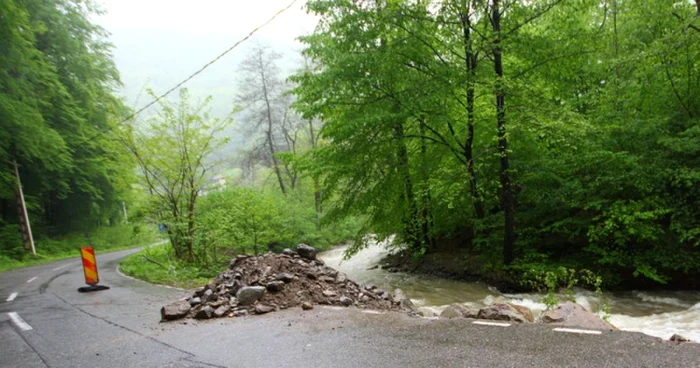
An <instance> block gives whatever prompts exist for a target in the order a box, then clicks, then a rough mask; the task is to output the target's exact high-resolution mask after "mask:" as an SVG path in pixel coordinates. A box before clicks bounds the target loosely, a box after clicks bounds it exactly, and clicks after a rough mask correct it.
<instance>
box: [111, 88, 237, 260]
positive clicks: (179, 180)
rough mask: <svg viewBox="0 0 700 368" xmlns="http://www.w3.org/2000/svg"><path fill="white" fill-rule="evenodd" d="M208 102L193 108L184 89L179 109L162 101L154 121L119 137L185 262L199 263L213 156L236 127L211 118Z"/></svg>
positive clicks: (121, 129)
mask: <svg viewBox="0 0 700 368" xmlns="http://www.w3.org/2000/svg"><path fill="white" fill-rule="evenodd" d="M151 95H152V96H153V97H154V98H155V95H153V93H151ZM209 101H210V99H209V98H208V99H206V100H205V101H203V102H202V103H200V104H197V105H191V103H190V101H189V95H188V93H187V90H186V89H181V90H180V98H179V101H178V102H177V103H171V102H168V101H160V102H159V109H158V113H157V115H156V116H155V117H152V118H150V119H148V120H147V121H146V122H144V123H143V124H138V123H137V122H132V123H130V124H127V125H123V126H120V127H118V129H119V131H118V132H117V134H118V136H119V138H120V140H121V142H122V143H123V144H124V146H125V147H126V148H127V149H128V150H129V152H131V154H132V155H133V158H134V159H135V162H136V165H137V167H138V169H139V172H140V175H139V178H140V180H141V185H142V186H143V188H144V189H145V190H147V191H148V193H149V194H150V196H151V210H152V213H153V214H154V215H155V217H156V218H157V220H158V221H159V222H160V223H163V224H165V225H166V227H167V231H168V236H169V238H170V244H171V245H172V247H173V249H174V251H175V255H176V256H177V257H178V258H180V259H183V260H185V261H187V262H195V261H196V257H195V241H196V237H197V222H196V217H197V202H198V199H199V197H200V196H201V194H202V192H203V191H205V190H207V184H208V179H209V177H208V176H207V175H208V174H209V173H211V169H212V167H213V166H214V165H216V164H217V162H216V161H215V160H214V158H213V157H212V154H213V153H214V152H215V151H216V149H217V148H219V147H221V145H223V144H225V143H226V141H227V140H228V138H224V137H222V136H221V133H222V132H223V130H224V129H225V128H226V127H227V126H229V125H230V124H231V123H232V119H231V117H226V118H224V119H219V118H212V117H210V116H209V113H208V111H207V107H208V104H209Z"/></svg>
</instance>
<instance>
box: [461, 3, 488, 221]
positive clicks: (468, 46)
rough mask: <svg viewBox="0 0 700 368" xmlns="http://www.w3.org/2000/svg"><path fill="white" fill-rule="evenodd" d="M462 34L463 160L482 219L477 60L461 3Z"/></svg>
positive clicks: (467, 11)
mask: <svg viewBox="0 0 700 368" xmlns="http://www.w3.org/2000/svg"><path fill="white" fill-rule="evenodd" d="M460 16H461V18H462V19H461V20H462V34H463V41H464V64H465V66H466V68H467V140H466V141H465V142H464V159H465V160H466V161H467V176H468V177H469V192H470V193H471V197H472V203H473V205H474V213H475V214H476V218H478V219H483V218H484V203H483V200H482V199H481V196H480V195H479V191H478V187H477V183H476V172H475V171H474V155H473V144H474V82H475V79H476V64H477V58H476V55H475V54H474V51H473V48H472V40H471V30H470V28H469V27H470V26H471V24H470V19H469V7H468V6H467V2H466V1H463V2H462V13H461V14H460Z"/></svg>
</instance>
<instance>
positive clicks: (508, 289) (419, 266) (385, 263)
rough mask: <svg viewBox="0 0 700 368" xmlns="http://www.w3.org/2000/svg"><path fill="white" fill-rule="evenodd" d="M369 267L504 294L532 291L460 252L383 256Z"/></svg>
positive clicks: (472, 255)
mask: <svg viewBox="0 0 700 368" xmlns="http://www.w3.org/2000/svg"><path fill="white" fill-rule="evenodd" d="M372 267H377V268H380V269H384V270H386V271H387V272H390V273H395V272H406V273H412V274H417V275H429V276H434V277H439V278H443V279H450V280H457V281H465V282H482V283H485V284H488V285H490V286H493V287H495V288H496V289H498V290H500V291H501V292H505V293H517V292H528V291H533V288H532V287H528V286H527V285H526V284H524V283H522V282H521V280H518V279H517V278H516V276H515V274H514V273H509V272H506V271H504V270H502V269H495V268H493V267H489V264H488V263H487V262H484V261H483V259H482V258H481V257H479V256H478V255H475V254H473V253H469V252H466V251H461V250H450V251H442V252H434V253H428V254H425V255H424V256H422V257H420V258H416V257H414V256H413V255H411V254H410V253H409V252H406V251H398V252H393V253H388V254H386V255H385V256H384V257H383V258H382V259H381V260H380V261H379V262H378V264H376V265H374V266H372Z"/></svg>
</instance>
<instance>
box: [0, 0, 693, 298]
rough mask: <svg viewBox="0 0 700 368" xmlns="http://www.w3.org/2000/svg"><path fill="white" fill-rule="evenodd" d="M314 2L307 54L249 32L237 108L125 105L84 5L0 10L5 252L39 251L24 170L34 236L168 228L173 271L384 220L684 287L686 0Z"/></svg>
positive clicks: (328, 238) (527, 256)
mask: <svg viewBox="0 0 700 368" xmlns="http://www.w3.org/2000/svg"><path fill="white" fill-rule="evenodd" d="M306 9H307V11H308V12H310V13H312V14H314V15H315V16H316V17H317V18H318V19H319V23H318V25H317V27H316V29H315V30H314V32H312V33H311V34H308V35H304V36H301V37H300V40H301V42H302V43H303V45H304V49H303V51H302V56H303V63H301V65H299V66H298V68H297V71H296V72H295V73H294V74H293V75H292V76H290V77H288V78H287V76H285V75H284V74H283V73H282V72H281V71H280V68H279V62H280V60H281V59H282V58H283V57H284V56H283V55H281V54H279V53H277V52H275V50H274V49H271V48H270V47H266V46H265V45H261V44H257V45H255V46H254V47H252V48H251V49H250V50H249V55H248V57H247V59H246V60H245V61H244V62H243V63H242V64H241V65H238V66H232V67H235V68H237V74H238V76H239V84H238V85H237V89H238V93H237V97H236V98H235V100H234V101H231V114H229V115H227V116H212V115H211V114H210V113H209V112H208V111H209V107H208V100H206V99H204V100H197V99H196V98H192V96H189V94H188V92H187V90H186V89H181V90H180V92H179V97H173V96H170V97H169V98H166V99H162V100H161V99H160V98H158V95H157V94H156V93H154V92H150V96H151V99H153V100H154V101H157V103H156V104H155V107H154V108H153V109H152V110H147V111H146V112H145V113H144V114H141V115H135V116H134V112H135V111H134V110H133V109H131V108H129V107H127V106H126V105H125V104H124V102H123V101H121V100H120V98H118V97H116V96H117V91H118V88H119V73H118V71H117V69H116V67H115V65H114V63H113V61H112V59H111V45H110V44H109V43H108V42H107V34H106V32H105V31H104V29H102V28H100V27H99V26H97V25H95V24H93V23H91V22H90V21H89V15H90V14H92V13H94V12H96V11H97V9H96V8H93V7H92V3H91V2H84V1H77V0H60V1H56V2H54V3H47V2H41V1H37V0H9V1H4V2H2V3H0V126H1V127H2V134H0V183H1V185H0V252H1V253H0V260H3V259H5V260H26V259H28V258H31V256H30V255H28V254H27V253H26V249H25V246H24V244H23V242H22V238H21V236H20V232H19V230H18V227H19V225H18V216H17V204H16V192H15V190H16V177H15V174H14V166H15V164H16V165H17V166H18V167H19V173H20V176H21V178H22V184H23V190H24V192H25V195H26V198H27V206H28V211H29V213H30V215H31V218H32V219H33V222H32V227H33V231H34V233H35V237H36V238H37V239H38V242H41V241H42V239H45V240H44V241H45V242H47V243H49V242H50V239H60V238H61V237H62V236H68V235H69V234H75V233H89V232H91V231H98V230H99V229H102V228H115V227H120V226H121V227H123V226H125V225H128V226H127V227H128V230H129V232H131V233H134V234H136V235H138V234H141V233H142V232H144V231H145V230H141V228H140V226H141V225H143V226H144V228H153V227H154V226H155V224H163V225H165V226H164V228H165V229H167V230H166V231H165V236H166V237H167V238H168V239H169V240H170V246H169V247H167V249H166V250H164V251H163V252H167V254H165V255H163V254H161V256H164V259H166V260H167V262H172V265H171V266H173V267H181V268H182V269H183V270H191V271H192V272H191V273H190V271H187V272H185V273H183V275H186V277H196V276H206V275H208V274H216V273H215V270H217V269H218V268H220V267H225V266H224V265H225V264H226V260H227V259H230V256H231V255H233V254H236V253H259V252H264V251H268V250H281V249H282V248H284V247H287V246H290V245H293V244H296V243H299V242H306V243H308V244H311V245H313V246H316V247H319V248H321V249H324V248H327V247H330V246H332V245H334V244H338V243H340V242H343V241H351V242H352V244H353V246H352V247H351V248H350V252H349V253H348V256H352V253H353V252H356V251H358V250H359V249H361V248H362V247H364V246H365V245H367V244H368V243H369V241H368V239H370V238H378V239H385V238H388V237H390V236H394V244H395V246H396V247H397V248H399V249H401V250H402V252H404V253H405V254H406V255H408V256H409V257H411V258H413V259H414V260H415V261H416V262H421V260H427V259H429V258H430V257H434V256H435V255H443V256H447V257H449V258H453V259H459V260H460V263H459V264H460V267H464V268H465V271H468V272H469V273H472V274H476V275H478V276H480V277H483V278H485V279H487V280H489V279H490V278H499V279H503V278H505V279H508V280H516V281H517V280H519V281H521V282H522V281H528V282H529V281H532V282H533V283H532V284H531V285H533V286H535V287H536V285H535V284H536V283H537V282H544V281H542V280H543V279H544V278H547V277H549V276H551V275H555V276H553V277H555V278H561V279H560V280H559V279H557V280H555V282H562V283H565V284H566V283H567V282H568V281H567V280H566V279H565V278H566V277H568V276H566V275H567V273H566V272H565V274H564V275H563V276H562V275H560V273H558V270H561V269H564V270H574V272H580V273H581V275H583V274H586V275H591V274H592V275H596V278H597V279H599V280H602V282H603V284H604V285H605V286H606V287H609V288H654V287H665V288H697V287H699V286H700V285H698V281H699V280H700V205H699V204H700V189H698V188H700V154H699V153H700V152H699V151H700V2H699V1H690V0H680V1H671V0H653V1H649V0H645V1H642V0H595V1H594V0H533V1H515V0H511V1H504V0H488V1H487V0H444V1H427V0H384V1H379V0H377V1H367V0H357V1H352V0H309V1H308V2H307V3H306ZM212 93H214V92H212ZM234 124H235V125H236V126H237V127H238V129H237V130H236V132H237V134H240V135H241V136H242V137H244V139H243V140H244V141H245V142H246V143H245V147H243V148H242V149H240V150H238V151H237V152H236V153H235V154H233V153H231V152H226V151H225V150H223V147H226V143H227V142H229V141H230V140H231V139H237V138H238V137H231V136H228V134H230V133H229V132H230V131H231V130H230V129H228V128H229V127H230V126H232V125H234ZM127 207H128V208H129V213H130V214H129V218H128V221H129V223H128V224H127V219H126V218H125V212H126V211H125V208H127ZM368 234H375V235H376V237H368V236H367V235H368ZM132 235H133V234H132ZM125 241H128V240H125ZM154 256H155V255H154ZM166 268H167V267H166ZM556 275H560V276H556ZM569 281H570V280H569ZM548 282H549V281H548Z"/></svg>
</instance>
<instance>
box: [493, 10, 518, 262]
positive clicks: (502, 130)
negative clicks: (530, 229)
mask: <svg viewBox="0 0 700 368" xmlns="http://www.w3.org/2000/svg"><path fill="white" fill-rule="evenodd" d="M492 4H493V9H492V15H491V16H492V19H491V23H492V24H493V33H494V37H495V38H494V41H493V65H494V69H495V72H496V122H497V127H498V153H499V154H500V158H501V159H500V164H501V170H500V171H501V172H500V178H501V203H502V205H503V212H504V215H505V224H504V225H505V226H504V232H503V263H504V264H506V265H508V264H511V263H512V262H513V248H514V245H515V231H514V229H513V227H514V224H513V222H514V220H515V199H514V198H513V192H512V189H511V183H510V172H509V171H510V169H509V163H508V138H507V134H506V133H507V130H506V110H505V107H506V106H505V105H506V103H505V91H504V87H503V60H502V55H501V13H500V7H499V0H493V2H492Z"/></svg>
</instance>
